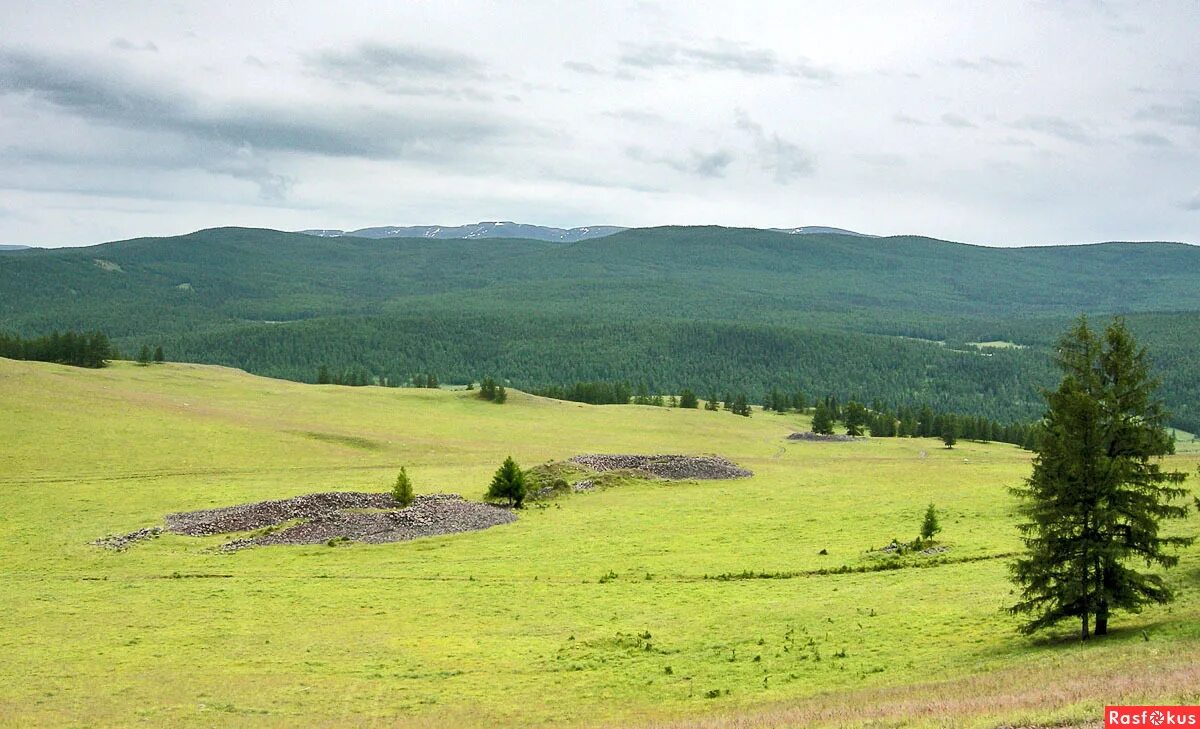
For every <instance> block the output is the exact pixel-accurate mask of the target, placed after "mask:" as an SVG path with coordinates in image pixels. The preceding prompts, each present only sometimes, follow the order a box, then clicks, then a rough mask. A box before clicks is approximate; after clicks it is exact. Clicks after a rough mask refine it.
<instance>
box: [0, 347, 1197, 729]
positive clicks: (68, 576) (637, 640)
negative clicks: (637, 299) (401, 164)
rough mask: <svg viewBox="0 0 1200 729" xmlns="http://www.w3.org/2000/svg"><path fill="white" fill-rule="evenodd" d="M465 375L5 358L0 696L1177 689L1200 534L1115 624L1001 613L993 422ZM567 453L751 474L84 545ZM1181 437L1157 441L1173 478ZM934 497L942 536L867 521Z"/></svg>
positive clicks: (846, 715) (1031, 711) (1103, 693)
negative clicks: (224, 510) (1042, 623)
mask: <svg viewBox="0 0 1200 729" xmlns="http://www.w3.org/2000/svg"><path fill="white" fill-rule="evenodd" d="M472 395H473V394H472V393H471V392H466V391H461V390H460V391H450V390H417V389H386V388H377V387H361V388H347V387H337V386H317V385H303V384H297V383H292V382H286V381H281V380H272V379H265V378H260V377H254V376H251V375H248V374H245V373H243V372H241V371H237V370H231V369H224V368H220V367H212V366H200V365H186V364H168V365H156V366H151V367H138V366H134V365H132V364H130V363H124V362H117V363H114V364H113V366H111V367H109V368H106V369H103V370H82V369H73V368H69V367H62V366H56V365H49V364H41V363H31V362H15V361H10V360H0V563H2V565H3V570H2V574H0V608H2V609H0V655H2V656H3V660H0V725H4V726H29V725H64V726H139V725H140V726H164V725H171V726H237V725H245V724H254V725H267V726H269V725H273V724H279V725H283V724H288V725H295V724H304V725H306V726H345V725H365V726H393V725H410V724H415V725H424V726H446V725H478V726H494V725H498V724H500V725H522V726H529V725H533V726H536V725H546V726H550V725H554V726H557V725H562V724H582V725H626V724H636V725H644V724H672V725H674V724H682V725H689V724H691V723H698V725H703V726H726V725H728V726H735V725H746V724H751V725H785V724H796V725H820V724H821V723H829V724H836V725H864V726H907V725H914V726H997V725H1000V724H1003V723H1009V722H1011V723H1017V722H1020V721H1035V720H1036V721H1059V720H1062V721H1074V720H1082V719H1093V720H1094V719H1096V718H1098V717H1099V716H1100V713H1099V712H1100V707H1102V706H1103V705H1104V704H1105V703H1106V702H1118V701H1120V700H1121V699H1122V698H1130V699H1136V700H1137V702H1138V703H1155V702H1156V701H1159V700H1161V702H1163V703H1196V702H1197V701H1200V669H1198V668H1197V664H1198V663H1200V661H1198V660H1197V656H1200V547H1193V548H1191V549H1190V550H1186V551H1184V552H1182V561H1181V563H1180V565H1179V566H1178V567H1177V568H1176V569H1174V570H1172V571H1170V572H1169V573H1168V574H1169V580H1170V583H1171V584H1172V586H1173V587H1174V588H1175V589H1176V591H1177V593H1178V599H1177V601H1176V602H1175V603H1174V604H1172V605H1170V606H1168V607H1162V608H1155V609H1150V610H1147V611H1146V612H1144V613H1142V614H1140V615H1120V616H1119V617H1118V618H1116V619H1115V621H1114V628H1115V630H1114V634H1113V635H1111V636H1110V637H1108V638H1107V639H1103V640H1095V641H1092V642H1091V643H1090V644H1080V643H1078V642H1076V641H1074V640H1072V636H1073V635H1074V626H1063V629H1062V631H1061V633H1060V634H1058V635H1052V636H1044V637H1039V638H1027V637H1023V636H1021V635H1019V634H1018V633H1017V632H1016V627H1017V624H1018V621H1017V619H1016V618H1013V617H1010V616H1009V615H1007V614H1006V613H1005V612H1004V608H1005V607H1006V606H1007V605H1009V604H1010V603H1011V602H1013V601H1014V596H1013V594H1012V592H1011V586H1010V584H1009V582H1008V579H1007V561H1008V558H1009V557H1010V556H1011V555H1012V554H1013V553H1014V552H1016V551H1017V550H1018V549H1019V547H1020V542H1019V540H1018V538H1017V532H1016V530H1015V524H1016V515H1015V501H1014V499H1013V498H1012V497H1011V496H1010V495H1009V493H1008V490H1007V489H1008V487H1010V486H1013V485H1015V484H1017V483H1019V482H1020V481H1021V479H1022V478H1023V477H1024V476H1026V475H1027V474H1028V472H1029V465H1030V454H1029V453H1027V452H1025V451H1022V450H1020V449H1019V448H1017V447H1015V446H1010V445H1003V444H983V443H973V442H961V443H959V444H958V445H957V446H955V447H954V448H953V449H952V450H948V449H946V448H944V447H943V446H942V445H941V443H940V442H937V441H934V440H921V439H864V440H861V441H858V442H854V443H812V442H789V441H787V440H786V436H787V434H788V433H790V432H792V431H793V430H807V429H808V425H809V424H808V421H807V418H805V417H803V416H799V415H775V414H765V413H762V412H759V411H757V410H756V411H755V413H754V415H753V417H751V418H741V417H737V416H733V415H731V414H729V413H726V412H706V411H704V410H694V411H683V410H677V409H665V408H653V407H641V406H632V405H630V406H589V405H582V404H577V403H569V402H559V401H553V400H546V399H542V398H536V397H532V396H529V395H526V394H523V393H520V392H516V391H510V393H509V400H508V403H507V404H504V405H495V404H492V403H488V402H483V401H481V400H479V399H477V398H475V397H473V396H472ZM580 453H684V454H718V455H722V456H725V457H727V458H730V459H732V460H734V461H736V462H737V463H738V464H740V465H742V466H745V467H747V468H749V469H751V470H753V471H754V473H755V475H754V477H752V478H749V479H744V480H736V481H708V482H704V481H700V482H665V481H643V482H630V483H627V484H623V485H619V486H614V487H612V488H608V489H604V490H598V491H594V492H589V493H580V494H571V495H567V496H563V497H560V498H558V499H555V500H553V501H550V502H547V504H546V505H545V506H544V507H539V506H533V507H531V508H527V509H524V510H522V511H521V512H520V518H519V519H518V520H517V521H516V522H515V523H513V524H509V525H504V526H500V527H496V528H493V529H490V530H486V531H481V532H474V533H467V534H459V535H452V536H445V537H434V538H427V539H422V540H416V541H412V542H407V543H398V544H384V545H364V544H354V543H351V544H348V545H339V546H336V547H329V546H324V545H322V546H303V547H266V548H258V549H249V550H245V551H240V552H236V553H225V552H221V551H219V550H218V549H217V548H218V547H219V546H220V545H221V544H222V543H224V542H225V541H226V540H227V539H228V538H229V537H227V536H221V537H208V538H190V537H183V536H176V535H163V536H161V537H159V538H157V539H154V540H150V541H147V542H142V543H140V544H137V545H135V546H134V547H132V548H131V549H129V550H127V551H124V552H112V551H108V550H104V549H101V548H98V547H95V546H92V545H90V544H89V542H91V541H92V540H94V539H97V538H100V537H103V536H106V535H109V534H115V533H123V532H129V531H132V530H135V529H138V528H141V527H147V526H153V525H156V524H160V523H161V520H162V517H163V515H165V514H167V513H170V512H175V511H184V510H191V509H200V508H209V507H215V506H225V505H233V504H239V503H245V502H250V501H259V500H263V499H272V498H282V497H287V496H293V495H298V494H303V493H309V492H314V491H331V490H379V491H383V490H387V489H388V488H389V486H390V484H391V482H392V481H393V480H394V478H395V475H396V472H397V470H398V469H399V467H400V466H401V465H405V466H406V467H407V470H408V473H409V475H410V476H411V477H412V478H413V481H414V485H415V487H416V491H417V492H418V493H430V492H454V493H460V494H462V495H464V496H466V497H468V498H472V499H479V498H481V497H482V495H483V492H484V491H485V488H486V485H487V482H488V479H489V478H490V476H491V474H492V473H493V471H494V470H495V469H496V467H497V466H498V465H499V464H500V462H501V461H502V460H503V459H504V458H505V457H506V456H508V455H512V456H513V457H514V458H515V459H516V460H517V461H518V462H519V463H520V464H521V465H522V466H525V467H529V466H534V465H537V464H539V463H543V462H546V461H552V460H561V459H565V458H568V457H570V456H572V455H575V454H580ZM1198 463H1200V449H1196V448H1186V449H1181V453H1180V455H1177V456H1175V457H1173V459H1172V463H1171V465H1173V466H1174V467H1177V468H1180V469H1183V470H1186V471H1188V472H1190V473H1192V474H1193V476H1192V478H1191V479H1190V480H1189V482H1188V484H1189V486H1190V487H1191V488H1192V489H1193V491H1194V490H1195V489H1196V483H1197V480H1196V478H1195V475H1194V474H1195V473H1196V468H1197V465H1198ZM930 503H934V504H936V507H937V509H938V511H939V513H940V515H941V522H942V527H943V532H942V534H941V535H940V536H939V540H940V542H941V543H942V544H943V545H945V546H946V547H948V550H947V551H946V552H944V553H942V554H939V555H933V556H920V555H918V556H906V557H904V558H902V559H901V560H900V561H899V562H894V561H889V559H888V558H886V557H883V556H881V555H880V554H878V553H877V552H873V551H872V550H877V549H878V548H880V547H883V546H885V545H887V544H888V543H889V542H890V541H891V540H892V539H893V538H900V539H902V540H907V539H911V538H913V537H915V536H916V534H917V530H918V528H919V526H920V523H921V517H922V515H923V513H924V511H925V508H926V507H927V506H928V505H929V504H930ZM1170 529H1171V530H1173V531H1175V530H1177V531H1180V532H1182V533H1190V534H1195V533H1198V532H1200V516H1198V515H1197V514H1196V513H1195V512H1194V511H1193V513H1192V516H1191V517H1190V518H1189V520H1188V521H1187V522H1186V523H1174V524H1171V525H1170ZM884 567H888V569H883V568H884Z"/></svg>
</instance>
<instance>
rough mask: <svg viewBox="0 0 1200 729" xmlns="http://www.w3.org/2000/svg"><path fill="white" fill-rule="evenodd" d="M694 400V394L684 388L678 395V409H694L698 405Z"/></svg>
mask: <svg viewBox="0 0 1200 729" xmlns="http://www.w3.org/2000/svg"><path fill="white" fill-rule="evenodd" d="M699 404H700V403H699V401H698V400H697V399H696V393H694V392H692V391H691V390H689V389H687V388H684V390H683V392H681V393H679V407H681V408H696V407H697V406H698V405H699Z"/></svg>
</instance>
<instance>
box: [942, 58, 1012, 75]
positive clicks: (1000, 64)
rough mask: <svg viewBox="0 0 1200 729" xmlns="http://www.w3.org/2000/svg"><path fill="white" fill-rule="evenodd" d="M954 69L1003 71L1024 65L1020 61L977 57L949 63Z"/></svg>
mask: <svg viewBox="0 0 1200 729" xmlns="http://www.w3.org/2000/svg"><path fill="white" fill-rule="evenodd" d="M949 65H950V66H953V67H954V68H961V69H963V70H966V71H981V72H988V71H1005V70H1012V69H1016V68H1024V66H1025V64H1023V63H1021V62H1020V61H1014V60H1012V59H1010V58H996V57H995V56H978V57H976V58H962V57H959V58H955V59H954V60H952V61H950V62H949Z"/></svg>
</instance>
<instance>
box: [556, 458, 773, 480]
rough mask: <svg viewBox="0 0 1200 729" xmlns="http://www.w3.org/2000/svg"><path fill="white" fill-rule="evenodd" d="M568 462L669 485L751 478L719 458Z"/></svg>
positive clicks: (595, 469) (747, 473)
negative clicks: (642, 475) (635, 474)
mask: <svg viewBox="0 0 1200 729" xmlns="http://www.w3.org/2000/svg"><path fill="white" fill-rule="evenodd" d="M570 461H571V462H572V463H578V464H579V465H581V466H587V467H588V468H590V469H592V470H594V471H601V472H603V471H616V470H626V471H638V472H641V473H645V474H648V475H651V476H657V477H659V478H665V479H670V480H672V481H682V480H687V479H708V480H712V479H725V478H746V477H749V476H753V475H754V473H753V472H751V471H749V470H747V469H745V468H742V467H741V466H739V465H737V464H736V463H734V462H733V461H730V460H728V459H726V458H721V457H720V456H679V455H651V456H638V455H604V454H591V455H581V456H574V457H572V458H571V459H570Z"/></svg>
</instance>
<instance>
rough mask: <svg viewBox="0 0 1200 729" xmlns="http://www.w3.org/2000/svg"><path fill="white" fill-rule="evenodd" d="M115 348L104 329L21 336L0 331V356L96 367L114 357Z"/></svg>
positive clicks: (115, 356)
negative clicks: (28, 336)
mask: <svg viewBox="0 0 1200 729" xmlns="http://www.w3.org/2000/svg"><path fill="white" fill-rule="evenodd" d="M117 356H118V354H117V350H116V348H115V347H113V345H112V343H111V342H109V339H108V337H107V336H106V335H105V334H104V332H87V333H76V332H57V331H55V332H52V333H50V334H48V335H46V336H43V337H33V338H29V339H25V338H22V337H20V336H17V335H15V334H3V333H0V357H7V358H8V359H21V360H33V361H38V362H54V363H56V364H65V365H73V366H75V367H91V368H99V367H104V366H105V365H107V364H108V362H109V360H112V359H116V358H117Z"/></svg>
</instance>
